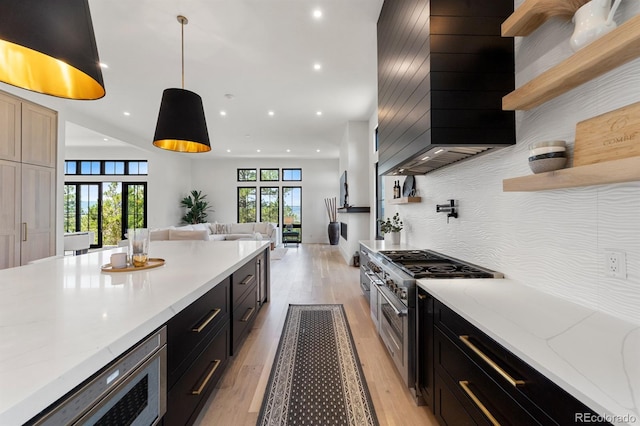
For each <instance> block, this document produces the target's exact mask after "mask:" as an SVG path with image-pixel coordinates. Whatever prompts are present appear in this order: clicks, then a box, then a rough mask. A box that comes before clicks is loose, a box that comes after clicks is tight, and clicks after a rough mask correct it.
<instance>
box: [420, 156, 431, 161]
mask: <svg viewBox="0 0 640 426" xmlns="http://www.w3.org/2000/svg"><path fill="white" fill-rule="evenodd" d="M429 158H431V157H429V156H428V155H427V156H426V157H424V158H421V159H420V161H424V160H428V159H429Z"/></svg>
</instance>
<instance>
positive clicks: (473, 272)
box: [360, 246, 503, 396]
mask: <svg viewBox="0 0 640 426" xmlns="http://www.w3.org/2000/svg"><path fill="white" fill-rule="evenodd" d="M360 252H361V255H364V257H363V259H365V260H364V261H363V262H361V273H362V275H363V276H366V277H369V278H370V279H369V280H368V283H370V285H369V300H370V307H371V318H372V319H373V321H374V323H375V324H376V327H377V328H378V334H379V335H380V337H381V338H382V340H383V342H384V343H385V346H386V347H387V349H388V351H389V354H390V355H391V357H392V358H393V361H394V363H395V364H396V367H397V369H398V371H399V372H400V375H401V376H402V379H403V381H404V382H405V384H406V385H407V387H409V388H410V389H411V391H412V393H413V394H414V396H415V371H416V367H415V363H416V359H415V358H416V355H415V340H416V336H415V326H416V309H415V308H416V280H417V279H445V278H503V275H502V274H501V273H499V272H495V271H492V270H489V269H486V268H482V267H480V266H477V265H474V264H471V263H468V262H464V261H461V260H459V259H455V258H453V257H449V256H445V255H443V254H440V253H437V252H434V251H431V250H390V251H384V250H383V251H379V252H373V251H370V250H368V249H367V248H366V247H365V246H361V248H360ZM361 284H362V280H361Z"/></svg>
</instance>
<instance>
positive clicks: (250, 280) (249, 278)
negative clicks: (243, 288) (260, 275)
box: [240, 275, 256, 285]
mask: <svg viewBox="0 0 640 426" xmlns="http://www.w3.org/2000/svg"><path fill="white" fill-rule="evenodd" d="M255 278H256V277H255V276H254V275H247V277H246V278H245V279H244V280H242V281H240V285H247V284H249V283H250V282H252V281H253V280H254V279H255Z"/></svg>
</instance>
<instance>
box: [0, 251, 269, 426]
mask: <svg viewBox="0 0 640 426" xmlns="http://www.w3.org/2000/svg"><path fill="white" fill-rule="evenodd" d="M268 245H269V242H268V241H153V242H151V246H150V249H149V251H150V256H151V257H159V258H163V259H165V261H166V264H165V265H163V266H160V267H158V268H154V269H146V270H141V271H135V272H114V273H105V272H102V271H101V269H100V267H101V266H102V265H104V264H107V263H109V258H110V256H111V254H113V253H117V252H122V251H125V250H126V249H124V248H117V249H112V250H105V251H99V252H95V253H89V254H85V255H81V256H65V257H63V258H57V259H52V260H46V261H42V262H39V263H34V264H32V265H27V266H22V267H17V268H10V269H5V270H0V425H2V426H16V425H21V424H23V423H24V422H26V421H28V420H29V419H31V418H32V417H33V416H35V415H36V414H38V413H39V412H40V411H42V410H43V409H45V408H47V407H48V406H49V405H51V404H52V403H53V402H55V401H56V400H57V399H58V398H60V397H61V396H63V395H64V394H66V393H67V392H68V391H70V390H72V389H73V388H74V387H76V386H77V385H79V384H80V383H82V382H83V381H84V380H86V379H87V378H88V377H90V376H91V375H93V374H94V373H95V372H96V371H98V370H99V369H100V368H102V367H104V366H105V365H107V364H108V363H109V362H111V361H113V360H114V359H115V358H117V357H118V356H119V355H121V354H122V353H124V352H125V351H126V350H127V349H129V348H130V347H131V346H133V345H135V344H136V343H137V342H138V341H140V340H141V339H142V338H144V337H145V336H147V335H148V334H149V333H151V332H153V331H154V330H156V329H157V328H158V327H160V326H161V325H163V324H164V323H166V322H167V321H168V320H169V319H170V318H171V317H173V316H174V315H175V314H176V313H177V312H179V311H181V310H182V309H184V308H185V307H187V306H188V305H189V304H191V303H192V302H194V301H195V300H196V299H198V297H200V296H202V295H203V294H204V293H206V292H207V291H208V290H210V289H211V288H213V287H214V286H215V285H216V284H218V283H220V282H221V281H222V280H223V279H224V278H226V277H227V276H229V275H231V273H232V272H234V271H235V270H236V269H238V267H239V266H241V265H242V264H243V263H245V262H246V261H247V260H248V259H250V258H251V257H253V256H255V255H256V254H257V253H259V252H260V251H262V250H264V249H265V248H266V247H268Z"/></svg>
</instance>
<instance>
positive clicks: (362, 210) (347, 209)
mask: <svg viewBox="0 0 640 426" xmlns="http://www.w3.org/2000/svg"><path fill="white" fill-rule="evenodd" d="M370 211H371V208H369V207H353V206H349V207H339V208H338V213H369V212H370Z"/></svg>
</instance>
